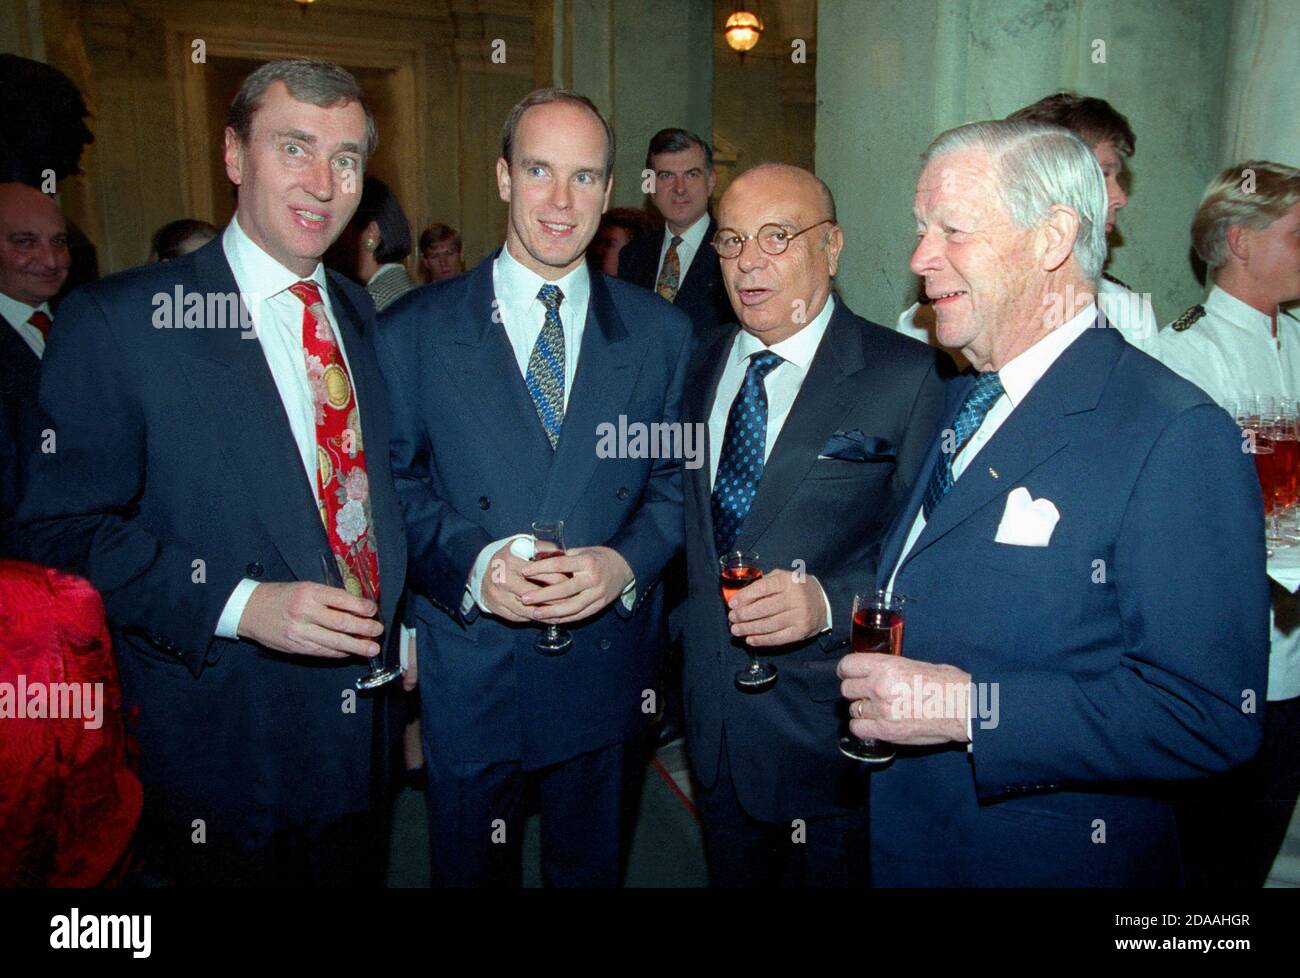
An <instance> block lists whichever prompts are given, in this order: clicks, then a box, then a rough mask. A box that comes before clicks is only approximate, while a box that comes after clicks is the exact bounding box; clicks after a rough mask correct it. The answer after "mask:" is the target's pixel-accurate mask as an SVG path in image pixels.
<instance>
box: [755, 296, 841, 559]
mask: <svg viewBox="0 0 1300 978" xmlns="http://www.w3.org/2000/svg"><path fill="white" fill-rule="evenodd" d="M863 365H864V361H863V355H862V335H861V333H860V331H859V330H858V329H857V328H856V327H855V326H854V324H853V321H852V319H851V318H850V314H849V312H848V311H847V310H846V309H845V307H844V305H843V303H836V306H835V311H834V313H833V314H832V315H831V321H830V323H829V324H828V325H827V328H826V333H825V335H823V336H822V340H821V343H820V344H819V345H818V347H817V352H816V354H814V356H813V361H812V364H811V365H810V366H809V368H808V376H807V377H805V378H804V382H803V384H802V385H801V386H800V388H799V394H798V396H797V397H796V398H795V401H794V404H793V406H791V408H790V413H789V415H787V416H786V419H785V424H784V425H783V426H782V427H781V434H780V435H779V436H778V437H777V440H776V444H775V445H773V446H772V454H771V456H770V457H769V458H768V460H767V463H766V464H765V465H764V466H763V476H762V478H761V479H760V480H759V483H758V492H757V493H756V494H755V496H754V503H753V505H752V506H751V507H750V510H749V515H747V516H746V517H745V522H744V523H743V524H741V527H740V536H739V537H738V538H737V539H736V547H737V549H740V550H748V549H751V548H752V547H753V544H754V542H755V541H756V540H758V539H759V538H760V537H761V536H762V535H763V534H764V533H765V532H766V531H767V528H768V527H769V526H771V525H772V521H773V520H774V519H775V518H776V516H777V514H778V513H780V512H781V509H782V508H783V507H784V506H785V504H786V503H787V502H788V501H789V499H790V497H791V496H792V495H793V494H794V491H795V490H796V489H798V488H799V484H800V483H801V482H803V480H804V477H805V476H807V475H808V470H809V469H811V468H812V466H813V463H814V462H816V461H817V455H818V454H819V452H820V451H821V448H822V446H823V445H825V444H826V439H827V437H828V436H829V435H830V433H831V432H832V431H833V430H834V429H835V427H836V425H837V424H838V422H839V421H840V419H841V418H843V417H844V415H845V413H846V412H847V411H848V410H849V408H850V407H852V405H853V402H854V401H855V400H856V399H857V398H859V397H861V396H862V391H861V389H860V388H859V387H858V385H857V383H855V381H854V374H856V373H857V372H858V371H860V370H861V369H862V367H863Z"/></svg>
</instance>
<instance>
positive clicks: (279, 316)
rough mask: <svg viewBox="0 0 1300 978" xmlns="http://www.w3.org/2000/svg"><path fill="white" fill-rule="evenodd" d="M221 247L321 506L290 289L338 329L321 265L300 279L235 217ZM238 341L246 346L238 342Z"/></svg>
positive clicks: (247, 587)
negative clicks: (314, 294) (307, 290)
mask: <svg viewBox="0 0 1300 978" xmlns="http://www.w3.org/2000/svg"><path fill="white" fill-rule="evenodd" d="M221 247H222V250H223V251H224V252H225V255H226V260H227V261H228V262H229V263H230V270H231V272H232V273H233V274H234V276H235V284H236V285H237V286H238V287H239V291H240V293H241V295H242V296H243V299H244V302H245V304H246V305H247V307H248V315H249V318H251V319H252V321H253V326H254V332H255V334H256V337H257V342H258V343H260V344H261V347H262V354H263V356H265V357H266V364H267V366H268V367H270V368H271V376H272V377H273V378H274V379H275V386H276V390H278V391H279V394H280V401H281V403H282V404H283V405H284V413H285V414H286V415H287V416H288V418H289V430H290V431H291V432H292V434H293V441H294V444H295V445H296V446H297V447H298V454H299V456H300V458H301V461H302V468H303V473H304V474H305V475H306V477H307V483H308V485H310V486H311V491H312V496H313V498H315V499H316V501H317V503H319V502H320V489H319V486H318V485H317V482H316V408H315V406H314V404H313V403H312V398H311V384H310V382H309V381H308V380H307V363H306V360H305V358H304V355H303V346H302V317H303V310H304V309H305V308H306V307H305V306H304V305H303V304H302V301H301V300H300V299H299V298H298V297H297V296H295V295H294V294H293V293H292V292H289V291H288V289H289V286H291V285H293V284H294V283H295V282H300V281H306V280H310V281H312V282H315V283H316V285H317V287H318V288H319V289H320V295H321V301H322V302H323V303H324V305H325V312H326V313H327V314H328V315H329V319H330V322H331V324H337V322H338V321H337V319H335V317H334V309H333V308H332V307H331V305H330V296H329V288H328V287H327V284H326V279H325V266H324V265H322V264H320V263H319V262H318V263H317V265H316V268H315V269H314V270H313V271H312V273H311V275H309V276H308V277H307V279H303V278H301V277H300V276H298V275H297V274H295V273H294V272H291V271H290V270H289V269H287V268H285V267H284V266H283V265H281V264H280V263H279V262H278V261H276V260H275V259H274V258H272V257H271V256H270V255H268V254H267V253H266V252H265V251H263V250H262V249H261V248H260V247H258V246H257V245H256V244H255V243H254V242H253V240H252V239H251V238H250V237H249V236H248V235H247V234H245V233H244V230H243V228H241V227H240V226H239V215H238V214H236V215H235V217H234V219H232V220H231V222H230V223H229V224H228V225H226V230H225V231H224V232H223V233H222V236H221ZM334 336H335V339H336V340H337V341H338V345H339V352H340V353H341V354H342V356H343V362H344V363H345V364H346V365H347V368H348V374H349V375H351V373H352V365H351V363H348V354H347V349H346V348H345V346H344V344H343V337H342V335H341V334H340V332H339V329H338V327H337V325H335V329H334ZM241 342H250V341H249V340H248V339H245V338H242V337H241ZM352 391H353V396H354V397H356V398H357V404H358V407H359V406H360V403H361V402H360V394H359V393H358V392H357V389H356V387H355V385H354V386H353V388H352ZM256 587H257V581H254V580H252V579H251V578H245V579H244V580H242V581H240V582H239V583H238V584H237V585H235V590H234V591H232V592H231V594H230V598H229V600H227V601H226V607H225V609H224V610H223V611H222V612H221V617H220V619H218V621H217V632H216V634H217V636H218V637H219V638H230V639H233V638H237V637H238V635H237V629H238V628H239V620H240V618H242V617H243V614H244V608H245V607H246V606H247V604H248V599H249V597H250V596H251V595H252V593H253V591H254V589H256ZM404 647H405V643H403V648H404Z"/></svg>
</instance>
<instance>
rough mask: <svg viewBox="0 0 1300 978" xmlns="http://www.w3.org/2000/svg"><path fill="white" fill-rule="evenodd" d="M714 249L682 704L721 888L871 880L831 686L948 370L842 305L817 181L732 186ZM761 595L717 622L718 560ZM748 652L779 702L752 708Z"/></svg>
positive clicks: (783, 176) (824, 197)
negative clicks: (742, 568) (729, 563)
mask: <svg viewBox="0 0 1300 978" xmlns="http://www.w3.org/2000/svg"><path fill="white" fill-rule="evenodd" d="M718 223H719V224H720V225H721V227H720V228H719V230H718V232H717V234H716V235H715V236H714V238H713V247H714V249H715V251H716V253H717V255H718V258H719V260H720V263H721V268H722V276H723V280H724V282H725V284H726V288H727V293H728V295H729V296H730V297H731V302H732V304H733V306H734V307H735V310H736V313H737V315H738V316H739V319H740V323H739V326H735V327H730V328H728V329H726V330H723V331H719V332H718V333H717V334H716V335H715V336H713V337H711V338H708V339H707V340H706V341H705V342H704V343H703V344H702V345H701V347H700V349H699V352H698V354H697V356H696V357H695V358H694V362H693V376H692V377H691V378H690V379H689V380H688V383H687V386H686V390H687V391H688V393H687V395H686V399H685V403H684V405H683V413H684V416H685V419H686V420H688V421H692V422H696V423H703V424H707V426H708V434H709V457H708V460H709V465H708V467H707V468H705V467H703V466H701V467H700V468H698V469H694V470H688V471H687V472H686V528H687V534H686V537H687V541H688V542H687V548H686V561H687V574H688V577H689V583H690V597H689V598H688V600H687V606H686V619H687V620H686V629H685V651H686V655H685V702H686V718H687V743H688V744H689V745H690V753H691V758H692V762H693V765H694V769H695V774H696V776H697V778H698V780H699V784H700V786H701V789H702V790H701V791H700V792H699V794H698V795H697V797H696V803H697V806H698V809H699V812H700V816H701V819H702V822H703V827H704V838H705V855H706V858H707V861H708V866H709V878H710V882H711V884H712V885H714V886H771V885H796V886H800V885H802V886H851V885H860V884H863V883H865V881H866V858H865V835H866V829H865V800H866V782H867V777H868V773H869V772H868V771H867V770H866V769H865V768H864V766H863V765H861V764H859V763H858V762H856V761H851V760H848V759H846V758H845V757H844V756H842V755H841V754H840V753H839V751H838V749H837V739H838V736H839V733H840V726H841V724H842V723H843V722H844V720H845V716H846V715H845V714H843V713H842V712H841V711H842V709H843V705H842V704H841V702H840V699H839V683H838V681H837V678H836V676H835V661H836V658H837V654H838V653H837V650H841V649H843V647H844V646H845V645H846V644H847V641H848V637H849V624H850V615H851V608H852V600H853V594H854V592H855V590H859V589H861V588H863V587H865V586H866V582H869V581H871V580H872V579H873V574H874V573H875V566H876V555H877V552H878V550H879V545H880V540H881V536H882V534H883V533H884V530H885V528H886V527H887V526H888V525H889V523H890V520H891V519H892V517H893V515H894V513H895V512H896V510H897V509H898V507H899V505H900V504H901V502H902V500H903V498H904V497H905V496H906V494H907V492H908V490H909V487H910V486H911V485H912V482H913V481H914V480H915V478H916V475H917V471H918V469H919V467H920V464H921V459H922V455H923V453H924V450H925V445H926V443H927V442H928V441H929V438H930V435H931V432H932V429H933V427H934V424H935V421H936V420H937V415H938V411H939V406H940V399H941V391H942V383H941V381H940V379H939V376H938V363H937V354H936V353H935V351H933V350H931V349H929V348H927V347H926V346H924V345H923V344H921V343H918V342H916V341H915V340H911V339H908V338H907V337H903V336H900V335H898V334H897V333H895V332H894V331H892V330H889V329H886V328H884V327H882V326H878V325H876V324H875V323H869V322H867V321H866V320H864V319H861V318H860V317H858V316H855V315H854V314H853V313H852V312H850V311H849V310H848V308H847V307H846V306H845V305H844V304H843V302H841V301H839V300H838V299H836V298H834V297H833V296H832V278H833V276H834V275H835V271H836V267H837V264H838V261H839V256H840V251H841V249H842V248H843V247H844V233H843V231H842V230H841V229H840V227H839V226H838V225H837V224H836V221H835V201H834V199H833V198H832V196H831V193H830V190H829V188H827V187H826V185H825V184H824V183H822V181H821V180H819V179H818V178H817V177H816V176H814V175H813V174H812V173H809V172H808V171H807V170H801V169H799V168H797V167H792V166H781V165H776V164H765V165H762V166H759V167H755V168H754V169H752V170H749V171H748V172H746V173H744V174H742V175H741V176H740V177H738V178H737V179H736V180H735V181H734V182H733V183H732V184H731V186H730V187H729V188H728V189H727V192H726V193H725V194H724V195H723V197H722V201H721V204H720V206H719V209H718ZM735 550H744V551H754V552H756V553H757V554H758V559H759V563H760V565H761V567H762V570H763V578H762V579H761V580H759V581H757V582H755V583H753V584H750V585H748V586H747V587H745V588H744V589H743V590H741V591H740V592H739V593H738V594H737V595H736V596H735V597H734V598H733V599H732V601H731V607H730V608H728V607H726V606H724V605H723V602H722V598H721V597H720V595H719V591H718V576H719V558H720V556H721V555H724V554H726V553H728V552H730V551H735ZM747 649H748V651H752V652H754V653H756V654H759V655H761V656H769V655H770V656H772V660H771V661H773V662H774V663H775V664H776V665H777V669H778V676H777V679H776V682H775V684H773V685H772V686H770V687H768V688H766V689H763V690H761V691H758V692H752V693H749V692H743V691H741V689H740V688H739V687H738V686H737V685H735V683H734V681H733V677H734V676H735V674H736V672H737V670H738V669H740V668H742V667H743V666H745V665H746V664H747V663H748V662H749V655H748V652H747Z"/></svg>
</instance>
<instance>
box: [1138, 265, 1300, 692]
mask: <svg viewBox="0 0 1300 978" xmlns="http://www.w3.org/2000/svg"><path fill="white" fill-rule="evenodd" d="M1160 335H1161V349H1160V352H1161V357H1162V359H1163V360H1164V363H1165V366H1167V367H1169V368H1170V369H1172V370H1176V371H1177V372H1178V373H1180V374H1182V375H1183V376H1184V377H1186V378H1187V379H1188V380H1190V381H1191V382H1192V383H1194V384H1196V385H1197V386H1198V387H1200V388H1201V389H1202V390H1203V391H1205V393H1207V394H1209V395H1210V397H1211V398H1213V399H1214V401H1215V402H1216V403H1218V404H1220V405H1222V406H1225V407H1226V406H1228V404H1229V402H1230V401H1231V400H1233V399H1234V398H1236V397H1237V396H1238V395H1239V394H1263V395H1270V396H1273V397H1279V398H1282V397H1286V398H1295V397H1300V321H1297V320H1296V318H1295V317H1294V316H1291V315H1289V314H1287V313H1285V312H1283V311H1282V310H1281V309H1279V310H1278V311H1277V335H1276V336H1274V335H1273V320H1272V318H1271V317H1269V316H1267V315H1265V314H1264V313H1262V312H1260V311H1259V310H1258V309H1256V308H1255V307H1253V306H1251V305H1248V304H1246V303H1245V302H1242V301H1241V300H1240V299H1238V298H1237V297H1236V296H1234V295H1231V294H1230V293H1228V292H1225V291H1223V289H1220V288H1219V287H1218V286H1215V287H1214V288H1212V289H1210V294H1209V296H1208V297H1207V298H1206V300H1205V315H1204V316H1202V317H1201V318H1200V319H1198V320H1196V321H1195V322H1194V323H1192V324H1191V325H1190V326H1189V327H1188V328H1187V329H1185V330H1174V329H1169V328H1166V329H1165V330H1163V331H1162V332H1161V334H1160ZM1279 610H1282V611H1283V612H1285V614H1284V615H1283V618H1284V620H1286V621H1296V620H1297V615H1298V614H1300V598H1297V596H1296V595H1295V594H1290V593H1288V594H1286V595H1281V594H1276V593H1275V595H1274V598H1273V601H1272V607H1271V609H1270V614H1269V618H1270V622H1271V628H1272V643H1271V648H1270V650H1269V656H1268V699H1270V700H1288V699H1292V698H1293V697H1296V696H1300V627H1293V629H1292V630H1291V631H1290V632H1289V633H1288V632H1284V631H1282V630H1280V629H1279V628H1278V627H1277V612H1278V611H1279Z"/></svg>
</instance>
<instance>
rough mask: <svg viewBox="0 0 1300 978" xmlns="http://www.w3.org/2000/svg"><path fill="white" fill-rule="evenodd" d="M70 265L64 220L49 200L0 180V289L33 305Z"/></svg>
mask: <svg viewBox="0 0 1300 978" xmlns="http://www.w3.org/2000/svg"><path fill="white" fill-rule="evenodd" d="M71 264H72V259H71V256H70V255H69V254H68V224H67V221H65V220H64V219H63V213H62V212H61V211H60V210H59V205H58V204H56V203H55V202H54V199H53V198H51V197H47V196H46V195H45V194H43V193H41V192H40V191H39V190H37V189H36V188H35V187H29V186H27V185H26V184H22V183H0V293H4V294H5V295H7V296H9V297H10V298H11V299H17V300H18V301H19V302H23V303H26V304H27V305H29V306H39V305H40V304H41V303H43V302H48V301H49V300H50V299H52V298H54V296H55V295H57V294H58V291H59V289H61V288H62V287H63V283H64V280H66V279H67V277H68V268H69V267H70V266H71Z"/></svg>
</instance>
